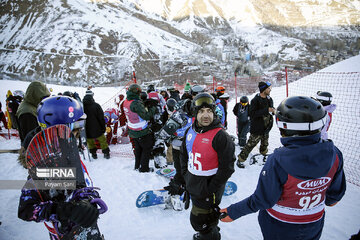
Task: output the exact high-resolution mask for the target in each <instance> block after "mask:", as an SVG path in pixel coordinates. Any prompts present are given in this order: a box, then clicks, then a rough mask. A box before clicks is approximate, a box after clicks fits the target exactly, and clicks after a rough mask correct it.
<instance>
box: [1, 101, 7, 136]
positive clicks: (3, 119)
mask: <svg viewBox="0 0 360 240" xmlns="http://www.w3.org/2000/svg"><path fill="white" fill-rule="evenodd" d="M0 121H1V122H2V123H3V125H4V127H5V128H6V129H7V128H8V126H7V122H6V117H5V114H4V112H3V111H2V104H1V102H0ZM0 130H2V128H1V126H0Z"/></svg>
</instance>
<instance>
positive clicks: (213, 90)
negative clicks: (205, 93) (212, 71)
mask: <svg viewBox="0 0 360 240" xmlns="http://www.w3.org/2000/svg"><path fill="white" fill-rule="evenodd" d="M211 92H215V76H213V89H212V91H211Z"/></svg>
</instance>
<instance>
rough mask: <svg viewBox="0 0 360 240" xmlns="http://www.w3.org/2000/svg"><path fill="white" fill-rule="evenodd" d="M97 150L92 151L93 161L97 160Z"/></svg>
mask: <svg viewBox="0 0 360 240" xmlns="http://www.w3.org/2000/svg"><path fill="white" fill-rule="evenodd" d="M96 150H97V149H96V148H93V149H90V150H89V151H90V153H91V156H92V158H93V159H97V154H96Z"/></svg>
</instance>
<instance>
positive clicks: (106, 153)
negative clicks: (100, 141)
mask: <svg viewBox="0 0 360 240" xmlns="http://www.w3.org/2000/svg"><path fill="white" fill-rule="evenodd" d="M102 152H103V153H104V158H106V159H109V158H110V149H109V148H105V149H104V150H102Z"/></svg>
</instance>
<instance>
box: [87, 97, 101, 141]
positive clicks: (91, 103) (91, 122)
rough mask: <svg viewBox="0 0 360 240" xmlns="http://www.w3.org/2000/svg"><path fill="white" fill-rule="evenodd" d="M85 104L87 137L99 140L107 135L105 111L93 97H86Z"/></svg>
mask: <svg viewBox="0 0 360 240" xmlns="http://www.w3.org/2000/svg"><path fill="white" fill-rule="evenodd" d="M83 104H84V112H85V114H86V123H85V130H86V137H87V138H98V137H100V136H101V135H103V134H104V133H105V129H106V128H105V118H104V111H103V110H102V108H101V106H100V105H99V104H98V103H96V102H95V100H94V98H93V96H91V95H85V97H84V99H83Z"/></svg>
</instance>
